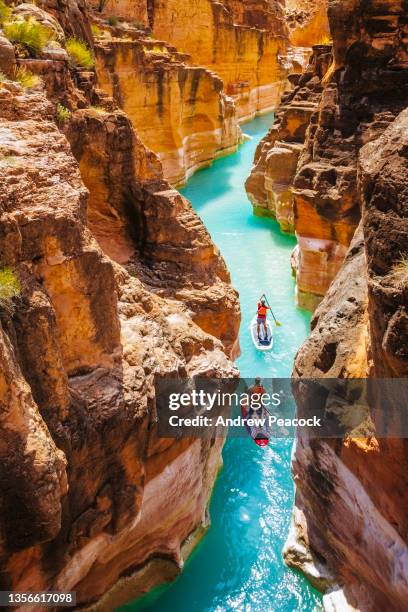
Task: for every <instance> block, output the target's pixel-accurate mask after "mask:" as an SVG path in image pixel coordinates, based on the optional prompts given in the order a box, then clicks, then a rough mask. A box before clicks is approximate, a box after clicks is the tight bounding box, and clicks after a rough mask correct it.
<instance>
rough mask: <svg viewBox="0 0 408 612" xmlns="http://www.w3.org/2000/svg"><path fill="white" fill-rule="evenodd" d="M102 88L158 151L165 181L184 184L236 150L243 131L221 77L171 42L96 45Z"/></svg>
mask: <svg viewBox="0 0 408 612" xmlns="http://www.w3.org/2000/svg"><path fill="white" fill-rule="evenodd" d="M96 55H97V74H98V82H99V86H100V87H101V88H102V89H103V90H104V91H105V92H106V93H108V94H109V95H110V96H112V97H113V99H114V100H115V101H116V102H117V103H118V105H119V106H120V107H121V108H123V110H124V111H125V112H126V113H127V115H128V117H129V118H130V120H131V121H132V124H133V126H134V127H135V129H136V130H137V132H138V134H139V136H140V138H141V139H142V141H143V143H144V144H145V145H146V146H147V147H150V148H151V149H153V150H154V151H155V153H157V154H158V156H159V158H160V161H161V163H162V166H163V172H164V176H165V178H166V179H168V180H169V181H170V182H171V183H172V184H173V185H177V184H181V183H183V182H185V181H186V179H187V178H188V177H189V176H190V175H191V174H192V173H193V172H194V171H195V170H197V169H198V168H200V167H202V166H205V165H208V164H210V163H211V162H212V161H213V160H214V159H215V158H217V157H219V156H220V155H225V154H227V153H230V152H233V151H234V150H235V149H236V148H237V146H238V144H239V143H240V142H241V130H240V128H239V126H238V123H237V115H236V111H235V106H234V104H233V101H232V99H231V98H230V97H229V96H227V95H226V94H225V92H224V88H223V83H222V81H221V79H220V78H219V77H218V76H216V75H215V74H213V73H211V72H210V71H209V70H206V69H205V68H202V67H196V66H191V65H189V64H190V63H191V60H190V58H189V57H188V56H187V55H183V54H182V53H178V52H177V51H176V49H175V47H172V46H171V45H169V44H167V43H164V42H161V41H158V40H154V39H151V38H146V37H145V36H143V35H142V36H141V37H140V38H135V39H134V40H132V39H129V38H127V39H126V38H124V37H123V35H122V37H120V36H114V37H113V39H111V40H109V41H106V42H104V43H98V44H97V45H96Z"/></svg>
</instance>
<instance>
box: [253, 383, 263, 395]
mask: <svg viewBox="0 0 408 612" xmlns="http://www.w3.org/2000/svg"><path fill="white" fill-rule="evenodd" d="M250 392H251V395H263V394H264V393H266V391H265V389H264V387H263V386H262V385H259V387H256V386H255V385H254V386H253V387H251V389H250Z"/></svg>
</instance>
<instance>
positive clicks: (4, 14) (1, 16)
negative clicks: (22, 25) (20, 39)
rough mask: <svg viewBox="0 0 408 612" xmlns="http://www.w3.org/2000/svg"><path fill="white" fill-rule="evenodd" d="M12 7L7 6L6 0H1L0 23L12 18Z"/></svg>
mask: <svg viewBox="0 0 408 612" xmlns="http://www.w3.org/2000/svg"><path fill="white" fill-rule="evenodd" d="M10 15H11V8H10V7H9V6H7V4H6V3H5V2H4V0H0V25H1V24H3V23H4V22H6V21H8V19H10Z"/></svg>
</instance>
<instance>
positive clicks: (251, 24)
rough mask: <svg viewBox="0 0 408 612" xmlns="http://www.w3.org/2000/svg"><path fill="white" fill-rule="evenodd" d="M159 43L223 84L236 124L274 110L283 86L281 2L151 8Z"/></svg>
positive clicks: (192, 2) (190, 0)
mask: <svg viewBox="0 0 408 612" xmlns="http://www.w3.org/2000/svg"><path fill="white" fill-rule="evenodd" d="M149 6H150V10H149V23H150V26H151V27H152V29H153V32H154V34H155V35H156V36H157V37H158V38H162V39H164V40H167V41H169V42H170V43H172V44H174V45H175V46H176V47H177V49H178V50H179V51H182V52H184V53H189V54H190V55H191V56H192V58H193V61H194V63H195V64H198V65H202V66H207V67H208V68H210V69H211V70H212V71H214V72H216V73H217V75H218V76H220V77H221V79H222V80H223V82H224V85H225V91H226V93H227V94H228V95H229V96H231V97H232V98H233V100H234V101H235V105H236V107H237V115H238V118H239V119H240V120H243V119H249V118H251V117H253V116H254V115H255V113H257V112H259V111H266V110H267V109H273V108H275V107H276V106H277V104H278V103H279V100H280V96H281V94H282V92H283V90H284V87H285V84H286V68H285V66H284V62H283V58H281V57H280V56H281V55H282V56H283V55H284V54H285V51H286V47H287V29H286V25H285V21H284V14H283V9H282V6H281V5H280V3H277V2H272V1H271V0H263V1H261V2H260V1H258V0H257V1H254V0H244V1H243V2H237V1H234V0H223V1H222V2H215V1H214V0H199V1H198V2H197V1H196V0H186V1H185V2H183V3H182V7H180V2H179V0H168V1H166V2H160V1H159V0H157V1H156V0H154V1H153V2H151V3H150V5H149Z"/></svg>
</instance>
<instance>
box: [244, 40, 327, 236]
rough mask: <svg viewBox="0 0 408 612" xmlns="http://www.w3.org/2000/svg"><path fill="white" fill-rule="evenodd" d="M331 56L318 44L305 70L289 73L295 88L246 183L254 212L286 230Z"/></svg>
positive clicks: (290, 223)
mask: <svg viewBox="0 0 408 612" xmlns="http://www.w3.org/2000/svg"><path fill="white" fill-rule="evenodd" d="M331 59H332V58H331V47H330V46H328V45H319V46H317V45H315V46H314V47H313V53H312V55H311V58H310V61H309V65H308V66H307V68H306V70H305V71H304V72H303V74H296V73H294V74H291V75H289V81H290V84H291V86H292V89H289V91H287V92H286V93H285V94H284V96H283V97H282V101H281V104H280V106H279V108H278V110H277V113H276V116H275V121H274V124H273V125H272V127H271V129H270V130H269V132H268V133H267V135H266V136H265V137H264V138H263V139H262V140H261V142H260V143H259V145H258V147H257V150H256V153H255V159H254V166H253V168H252V171H251V175H250V176H249V178H248V179H247V181H246V183H245V188H246V191H247V194H248V197H249V199H250V201H251V203H252V205H253V207H254V213H255V214H256V215H261V216H271V217H274V218H275V219H276V220H277V221H278V223H279V225H280V227H281V229H282V231H284V232H294V198H293V193H292V187H293V181H294V178H295V174H296V169H297V164H298V161H299V156H300V153H301V152H302V150H303V146H304V142H305V137H306V131H307V128H308V126H309V122H310V119H311V116H312V115H313V113H315V112H316V110H317V108H318V105H319V102H320V99H321V94H322V91H323V85H322V78H323V77H324V75H325V74H326V72H327V70H328V68H329V66H330V64H331Z"/></svg>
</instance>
